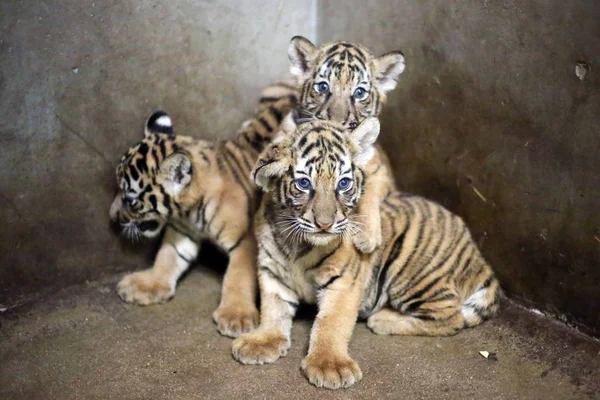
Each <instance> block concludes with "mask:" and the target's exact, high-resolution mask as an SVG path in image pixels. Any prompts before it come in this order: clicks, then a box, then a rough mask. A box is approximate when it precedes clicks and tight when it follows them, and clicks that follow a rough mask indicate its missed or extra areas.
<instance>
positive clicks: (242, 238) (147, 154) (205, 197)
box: [110, 83, 297, 336]
mask: <svg viewBox="0 0 600 400" xmlns="http://www.w3.org/2000/svg"><path fill="white" fill-rule="evenodd" d="M296 95H297V93H296V90H295V89H294V87H293V86H290V85H288V84H286V83H281V84H276V85H273V86H271V87H268V88H267V89H265V94H264V95H263V97H262V98H261V102H260V103H259V106H258V110H257V113H256V115H255V117H254V118H253V119H251V120H249V121H246V122H245V123H244V124H243V126H242V128H241V129H240V130H239V131H238V132H237V134H236V135H235V137H233V138H232V139H229V140H223V141H219V142H216V143H214V142H210V141H207V140H200V139H195V138H192V137H189V136H180V135H174V134H173V129H172V123H171V119H170V117H169V116H168V115H167V114H166V113H164V112H162V111H160V112H156V113H154V114H153V115H152V116H151V117H150V118H149V119H148V122H147V124H146V136H145V138H144V139H143V140H142V141H141V142H140V143H138V144H136V145H135V146H133V147H131V148H130V149H129V150H128V151H127V152H126V153H125V155H123V157H122V158H121V162H120V164H119V166H118V167H117V181H118V184H119V191H118V193H117V195H116V197H115V200H114V202H113V204H112V206H111V210H110V215H111V219H112V220H113V221H115V222H118V223H119V224H120V226H121V227H122V229H123V233H124V234H125V235H127V236H129V237H130V238H133V239H137V238H141V237H155V236H158V235H159V234H160V233H162V232H164V236H163V239H162V244H161V248H160V250H159V252H158V254H157V256H156V259H155V262H154V265H153V267H152V268H150V269H148V270H145V271H140V272H135V273H132V274H129V275H127V276H125V277H124V278H123V280H121V282H119V284H118V285H117V292H118V294H119V296H120V297H121V298H122V299H123V300H125V301H127V302H132V303H137V304H141V305H147V304H155V303H160V302H164V301H166V300H168V299H170V298H171V297H172V296H173V295H174V294H175V286H176V283H177V280H178V279H179V277H180V276H181V275H182V274H183V273H184V272H185V270H187V268H188V267H189V266H190V263H191V262H193V261H194V260H195V258H196V256H197V255H198V251H199V245H200V243H201V241H202V240H204V239H208V240H211V241H213V242H215V243H216V244H217V245H218V246H220V247H221V248H223V249H224V250H225V251H226V252H227V253H228V254H229V258H230V260H229V267H228V269H227V272H226V274H225V277H224V281H223V291H222V296H221V302H220V305H219V307H218V308H217V310H216V311H215V312H214V314H213V318H214V320H215V322H216V323H217V325H218V330H219V332H220V333H222V334H224V335H227V336H237V335H239V334H240V333H242V332H246V331H249V330H250V329H252V328H253V327H254V326H255V324H256V323H257V321H258V311H257V309H256V305H255V297H256V265H255V260H256V247H257V245H256V239H255V237H254V232H253V230H252V220H253V216H254V213H255V211H256V209H257V207H258V203H259V196H258V195H259V192H258V191H257V189H256V187H255V186H254V184H253V183H252V182H251V180H250V178H249V176H250V171H251V169H252V168H253V166H254V163H255V162H256V159H257V157H258V155H259V153H260V152H261V151H262V150H263V149H264V147H265V146H266V145H267V144H269V143H270V142H271V139H272V137H273V135H274V134H275V133H276V132H278V131H279V129H280V123H281V121H282V119H283V118H284V117H285V115H286V114H287V113H288V112H289V111H290V110H291V108H292V107H293V106H294V105H295V102H296Z"/></svg>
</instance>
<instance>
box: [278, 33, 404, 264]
mask: <svg viewBox="0 0 600 400" xmlns="http://www.w3.org/2000/svg"><path fill="white" fill-rule="evenodd" d="M288 56H289V59H290V62H291V72H292V74H293V75H294V76H295V77H296V78H297V80H298V83H299V85H300V86H301V90H300V99H299V102H298V106H297V107H296V108H295V109H294V111H293V113H290V114H289V116H288V118H286V121H285V122H284V132H289V131H293V129H294V126H295V125H296V124H301V123H303V122H306V121H310V120H313V119H321V120H329V121H336V122H339V123H341V124H343V125H344V126H345V127H346V128H350V129H353V128H355V127H356V126H358V124H359V123H360V122H361V121H363V120H364V119H365V118H368V117H376V116H378V115H379V114H380V113H381V109H382V107H383V105H384V104H385V101H386V94H387V92H389V91H390V90H392V89H394V88H395V87H396V80H397V79H398V76H399V75H400V74H401V73H402V72H403V71H404V55H403V54H402V53H401V52H399V51H394V52H390V53H387V54H384V55H383V56H381V57H375V56H373V54H371V52H370V51H369V50H368V49H366V48H364V47H363V46H360V45H358V44H352V43H347V42H336V43H331V44H326V45H324V46H321V47H318V48H317V47H316V46H315V45H314V44H312V43H311V42H310V41H309V40H308V39H306V38H303V37H301V36H296V37H294V38H292V40H291V43H290V46H289V49H288ZM365 172H366V174H367V176H368V179H367V181H366V185H365V195H364V196H363V197H362V199H361V201H360V204H359V205H358V211H357V218H361V220H362V223H363V224H364V229H363V230H361V231H360V232H357V234H356V235H354V236H353V241H354V244H355V245H356V247H357V248H358V249H359V250H360V251H363V252H366V253H370V252H372V251H373V250H374V249H375V248H376V247H377V246H379V245H380V244H381V227H380V224H379V220H380V215H379V203H380V202H381V199H382V198H383V196H385V194H386V193H387V192H389V191H390V190H395V184H394V177H393V174H392V172H391V167H390V163H389V160H388V158H387V156H386V155H385V153H384V152H383V151H382V150H381V149H380V148H378V149H377V151H376V155H375V156H374V157H373V159H372V161H371V162H370V163H369V165H368V166H366V167H365Z"/></svg>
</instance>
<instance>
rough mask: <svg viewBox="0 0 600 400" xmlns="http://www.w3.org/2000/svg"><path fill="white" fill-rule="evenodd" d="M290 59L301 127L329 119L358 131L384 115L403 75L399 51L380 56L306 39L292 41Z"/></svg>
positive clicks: (345, 45)
mask: <svg viewBox="0 0 600 400" xmlns="http://www.w3.org/2000/svg"><path fill="white" fill-rule="evenodd" d="M288 56H289V59H290V62H291V64H292V65H291V72H292V74H293V75H295V76H296V78H297V79H298V83H299V86H300V87H301V94H300V102H299V105H298V108H297V110H296V115H295V119H296V123H302V122H305V121H307V120H311V119H324V120H330V121H336V122H339V123H341V124H343V125H344V126H345V127H347V128H354V127H356V126H357V125H358V124H359V123H360V122H362V121H363V120H364V119H365V118H368V117H376V116H378V115H379V113H380V112H381V108H382V106H383V105H384V104H385V101H386V94H387V92H389V91H390V90H392V89H394V88H395V87H396V80H397V78H398V76H399V75H400V74H401V73H402V72H403V71H404V55H403V54H402V53H401V52H399V51H393V52H390V53H387V54H384V55H382V56H381V57H375V56H373V55H372V54H371V53H370V52H369V50H367V49H366V48H364V47H362V46H360V45H358V44H352V43H347V42H336V43H331V44H326V45H324V46H321V47H316V46H315V45H314V44H312V43H311V42H310V41H309V40H308V39H306V38H304V37H301V36H295V37H294V38H292V40H291V43H290V46H289V49H288Z"/></svg>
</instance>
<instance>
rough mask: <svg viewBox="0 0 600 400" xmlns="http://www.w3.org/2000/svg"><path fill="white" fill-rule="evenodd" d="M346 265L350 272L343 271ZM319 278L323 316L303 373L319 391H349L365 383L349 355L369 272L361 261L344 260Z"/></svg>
mask: <svg viewBox="0 0 600 400" xmlns="http://www.w3.org/2000/svg"><path fill="white" fill-rule="evenodd" d="M332 262H334V263H335V262H336V260H332ZM345 265H347V267H346V270H345V271H342V268H344V266H345ZM320 269H323V268H320ZM340 274H341V275H340ZM319 275H320V276H319V277H318V279H316V283H317V284H318V287H319V292H318V296H317V297H318V299H319V302H318V306H319V312H318V314H317V318H316V319H315V323H314V324H313V327H312V330H311V334H310V345H309V349H308V355H307V356H306V357H305V358H304V360H303V361H302V371H303V372H304V374H305V375H306V377H307V378H308V380H309V381H310V383H312V384H313V385H315V386H317V387H325V388H328V389H339V388H347V387H350V386H352V385H353V384H354V383H356V382H358V381H359V380H361V379H362V371H361V370H360V368H359V366H358V364H357V363H356V362H355V361H354V360H353V359H352V358H350V355H349V354H348V344H349V342H350V338H351V337H352V332H353V330H354V326H355V325H356V319H357V317H358V310H359V307H360V300H361V296H362V292H363V280H364V276H365V272H364V268H363V266H361V261H360V258H359V257H356V256H355V257H353V259H350V260H347V261H345V262H344V260H340V262H337V265H334V266H333V268H330V269H329V270H328V269H327V268H326V269H325V270H324V271H322V272H321V273H320V274H319Z"/></svg>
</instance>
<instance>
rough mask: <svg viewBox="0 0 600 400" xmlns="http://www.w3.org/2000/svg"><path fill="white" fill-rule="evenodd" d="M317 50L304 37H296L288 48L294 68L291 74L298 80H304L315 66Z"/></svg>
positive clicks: (291, 69)
mask: <svg viewBox="0 0 600 400" xmlns="http://www.w3.org/2000/svg"><path fill="white" fill-rule="evenodd" d="M316 52H317V48H316V47H315V45H314V44H312V42H311V41H310V40H308V39H307V38H305V37H302V36H294V37H293V38H292V40H291V41H290V46H289V47H288V57H289V59H290V62H291V63H292V66H291V68H290V72H291V73H292V75H294V76H296V77H297V78H298V79H300V80H303V79H304V77H305V75H306V73H307V72H308V70H310V68H311V67H312V66H313V62H314V57H315V54H316Z"/></svg>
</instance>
